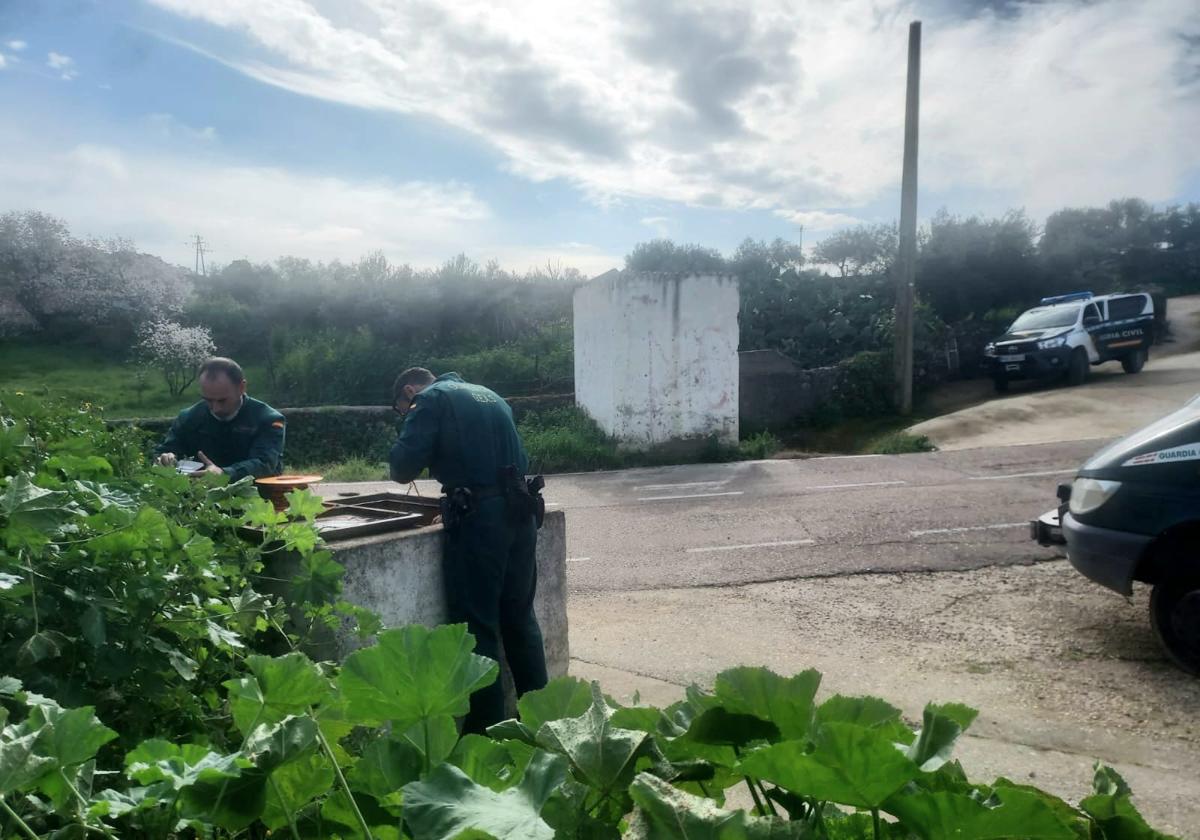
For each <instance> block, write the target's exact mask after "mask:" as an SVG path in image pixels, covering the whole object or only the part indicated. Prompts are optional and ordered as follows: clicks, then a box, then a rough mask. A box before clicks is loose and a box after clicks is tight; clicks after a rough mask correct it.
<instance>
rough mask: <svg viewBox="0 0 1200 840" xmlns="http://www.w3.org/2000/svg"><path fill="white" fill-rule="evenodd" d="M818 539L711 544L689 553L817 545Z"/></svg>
mask: <svg viewBox="0 0 1200 840" xmlns="http://www.w3.org/2000/svg"><path fill="white" fill-rule="evenodd" d="M816 544H817V541H816V540H781V541H779V542H762V543H746V544H745V545H710V546H705V547H704V548H689V549H688V550H687V553H688V554H702V553H704V552H708V551H739V550H741V549H743V548H775V547H777V546H785V545H816Z"/></svg>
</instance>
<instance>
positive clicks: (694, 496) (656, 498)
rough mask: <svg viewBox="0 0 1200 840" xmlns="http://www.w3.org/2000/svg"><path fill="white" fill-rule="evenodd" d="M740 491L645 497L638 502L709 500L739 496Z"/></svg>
mask: <svg viewBox="0 0 1200 840" xmlns="http://www.w3.org/2000/svg"><path fill="white" fill-rule="evenodd" d="M740 495H742V491H741V490H730V491H727V492H725V493H693V494H691V495H689V496H646V497H645V498H642V499H638V501H639V502H669V501H673V500H674V499H711V498H712V497H713V496H740Z"/></svg>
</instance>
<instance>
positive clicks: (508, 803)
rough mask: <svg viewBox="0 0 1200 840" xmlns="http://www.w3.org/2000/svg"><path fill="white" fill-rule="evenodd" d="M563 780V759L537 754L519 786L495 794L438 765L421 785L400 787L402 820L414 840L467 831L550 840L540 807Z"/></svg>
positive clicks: (501, 839) (507, 839)
mask: <svg viewBox="0 0 1200 840" xmlns="http://www.w3.org/2000/svg"><path fill="white" fill-rule="evenodd" d="M547 725H549V724H547ZM566 777H567V762H566V760H565V759H564V758H562V757H561V756H552V755H549V754H547V753H538V754H536V755H535V756H534V757H533V759H532V760H531V761H530V763H529V766H528V767H527V768H526V770H525V775H524V776H523V777H522V779H521V784H520V785H518V786H517V787H514V788H509V789H508V790H504V791H500V792H499V793H497V792H496V791H494V790H491V789H490V788H486V787H484V786H482V785H478V784H476V783H475V782H474V781H472V780H471V778H470V777H469V776H467V774H466V773H464V772H463V771H461V770H459V769H458V768H457V767H455V766H453V765H450V764H443V765H442V766H440V767H438V768H437V769H436V770H434V771H433V772H432V773H431V774H430V775H429V777H428V778H426V779H425V780H424V781H420V782H413V783H411V784H409V785H406V786H405V788H404V821H405V823H406V824H407V825H408V827H409V829H410V830H411V832H412V835H413V838H414V840H454V838H457V837H459V836H461V835H462V834H463V832H467V831H471V830H475V831H482V832H487V834H488V835H490V836H491V837H494V838H496V840H553V838H554V830H553V829H552V828H550V826H549V825H547V824H546V823H545V822H544V821H543V820H542V818H541V812H542V807H543V806H544V805H545V804H546V800H548V799H549V798H550V795H551V794H553V793H554V791H555V789H556V788H557V787H558V786H559V785H561V784H562V783H563V782H564V781H565V779H566Z"/></svg>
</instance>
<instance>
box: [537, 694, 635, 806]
mask: <svg viewBox="0 0 1200 840" xmlns="http://www.w3.org/2000/svg"><path fill="white" fill-rule="evenodd" d="M612 714H613V710H612V708H611V707H610V706H609V705H608V703H607V701H605V699H604V695H603V694H602V693H601V692H600V686H599V685H598V684H596V683H592V705H591V706H590V707H589V708H588V710H587V711H586V712H584V713H583V714H582V715H580V716H579V717H574V718H564V719H562V720H552V721H550V722H549V723H544V724H542V727H541V729H540V730H538V734H537V737H538V743H539V744H540V745H541V746H542V747H543V748H545V749H548V750H550V751H551V752H556V753H561V754H562V755H565V756H566V757H567V758H568V759H570V761H571V770H572V772H573V773H574V775H575V778H576V779H578V780H579V781H581V782H584V783H586V784H587V785H589V786H591V787H593V788H596V789H597V790H599V791H603V792H604V793H608V792H610V791H612V790H614V789H618V788H625V787H628V786H629V783H630V782H631V781H633V776H634V774H635V773H636V766H637V759H638V757H639V756H641V755H642V753H643V751H644V750H645V749H646V748H647V746H648V745H649V744H651V743H653V742H652V741H651V740H650V736H649V735H648V734H647V733H645V732H638V731H636V730H632V729H620V728H618V727H616V726H613V724H612Z"/></svg>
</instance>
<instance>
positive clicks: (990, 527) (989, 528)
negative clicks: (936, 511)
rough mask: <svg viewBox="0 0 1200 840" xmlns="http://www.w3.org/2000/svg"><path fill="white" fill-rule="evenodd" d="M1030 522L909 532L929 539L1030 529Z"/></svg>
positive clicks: (912, 535) (913, 535)
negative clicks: (969, 532) (938, 536)
mask: <svg viewBox="0 0 1200 840" xmlns="http://www.w3.org/2000/svg"><path fill="white" fill-rule="evenodd" d="M1028 527H1029V523H1028V522H1004V523H1002V524H1000V525H972V526H970V527H969V528H931V529H929V530H928V531H909V532H908V535H909V536H910V537H927V536H929V535H930V534H965V533H966V532H967V531H1001V530H1003V529H1005V528H1028Z"/></svg>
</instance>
